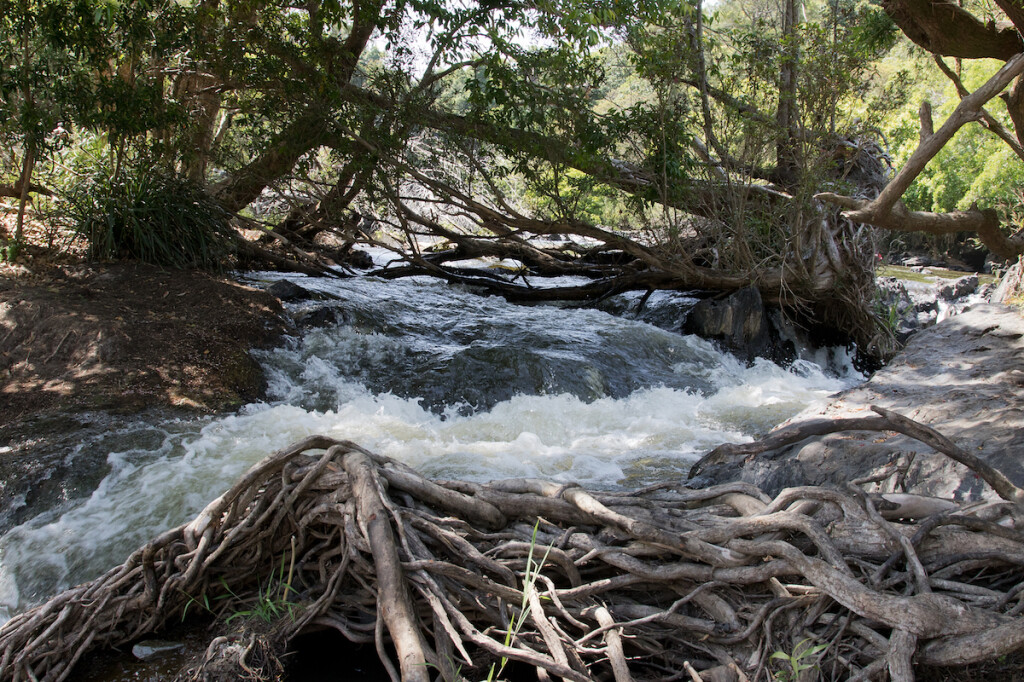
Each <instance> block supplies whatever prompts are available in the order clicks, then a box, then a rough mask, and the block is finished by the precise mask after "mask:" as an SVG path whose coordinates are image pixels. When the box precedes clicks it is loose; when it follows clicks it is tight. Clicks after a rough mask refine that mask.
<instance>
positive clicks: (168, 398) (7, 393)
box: [0, 259, 285, 532]
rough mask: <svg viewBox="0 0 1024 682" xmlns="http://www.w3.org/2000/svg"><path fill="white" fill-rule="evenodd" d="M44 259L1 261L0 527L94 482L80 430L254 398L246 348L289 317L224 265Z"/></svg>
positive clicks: (94, 431)
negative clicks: (211, 269) (202, 267)
mask: <svg viewBox="0 0 1024 682" xmlns="http://www.w3.org/2000/svg"><path fill="white" fill-rule="evenodd" d="M40 260H42V262H40ZM40 260H35V261H29V264H28V266H13V267H12V266H0V532H3V531H5V530H7V529H8V528H10V527H12V526H14V525H17V524H18V523H20V522H22V521H24V520H26V519H27V518H31V517H32V516H33V515H35V514H37V513H39V512H40V511H43V510H46V509H51V508H54V507H55V506H56V505H58V504H60V503H61V502H63V501H66V500H68V499H72V498H74V497H77V496H81V495H88V494H89V493H90V492H91V491H92V490H94V489H95V487H96V485H98V483H99V481H100V480H101V479H102V477H103V476H104V475H105V473H106V472H107V470H108V468H109V466H108V465H107V462H106V452H102V451H98V450H97V451H93V450H95V448H94V449H93V450H87V451H83V450H82V443H83V442H86V441H87V440H89V439H95V438H97V437H102V436H104V435H105V434H110V433H114V432H116V431H117V430H118V429H119V428H121V427H123V426H125V425H126V424H128V423H130V422H132V421H133V420H144V421H147V422H158V421H162V420H166V419H168V418H177V417H192V416H195V415H200V414H204V413H213V412H217V411H222V410H226V409H233V408H236V407H238V406H240V405H242V404H244V403H247V402H251V401H253V400H256V399H257V398H259V396H260V394H261V392H262V390H263V384H264V381H263V375H262V372H261V370H260V367H259V365H258V364H257V363H256V362H255V361H254V360H253V359H252V358H251V357H250V355H249V353H248V351H249V349H250V348H253V347H258V346H265V345H268V344H271V343H273V342H274V341H275V340H276V339H278V338H279V336H280V334H281V333H282V331H283V330H284V328H285V327H284V322H283V319H282V317H281V314H282V309H281V304H280V302H279V301H278V300H277V299H276V298H274V297H272V296H270V295H269V294H267V293H265V292H262V291H258V290H256V289H252V288H249V287H245V286H242V285H240V284H237V283H235V282H232V281H230V280H229V279H228V278H226V277H218V276H213V275H210V274H206V273H201V272H185V271H180V270H166V269H161V268H157V267H153V266H147V265H139V264H131V263H120V264H112V265H96V266H93V265H85V264H81V263H65V264H54V263H53V262H52V261H50V260H46V259H40Z"/></svg>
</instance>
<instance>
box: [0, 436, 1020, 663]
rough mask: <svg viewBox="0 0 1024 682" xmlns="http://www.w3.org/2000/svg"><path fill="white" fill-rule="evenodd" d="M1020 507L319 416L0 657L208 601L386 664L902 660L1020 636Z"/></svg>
mask: <svg viewBox="0 0 1024 682" xmlns="http://www.w3.org/2000/svg"><path fill="white" fill-rule="evenodd" d="M1019 513H1020V510H1019V508H1018V506H1017V503H1016V502H1014V501H1005V502H997V503H991V504H987V505H982V506H974V507H971V508H961V507H959V506H957V505H955V504H953V503H950V502H948V501H942V500H930V499H924V498H918V497H914V496H910V495H905V494H890V495H877V494H876V495H868V494H866V493H864V492H863V491H862V489H861V488H859V487H856V486H854V485H851V486H849V488H848V489H846V490H829V489H822V488H797V489H789V490H786V491H783V492H782V493H781V494H780V495H779V496H778V497H776V498H775V499H774V500H771V499H768V498H767V497H765V496H764V495H763V494H762V493H761V492H760V491H759V490H758V489H756V488H754V487H752V486H750V485H747V484H743V483H734V484H729V485H723V486H717V487H713V488H708V489H689V488H687V487H685V486H684V485H683V484H681V483H678V482H669V483H665V484H662V485H657V486H652V487H649V488H646V489H643V490H634V491H622V492H594V491H587V490H584V489H582V488H580V487H578V486H574V485H560V484H557V483H552V482H548V481H541V480H528V479H517V480H507V481H499V482H493V483H490V484H486V485H484V484H477V483H467V482H459V481H433V480H429V479H426V478H424V477H422V476H420V475H419V474H417V473H416V472H415V471H413V470H411V469H410V468H408V467H407V466H405V465H403V464H401V463H398V462H395V461H392V460H390V459H388V458H385V457H380V456H378V455H375V454H373V453H371V452H368V451H366V450H364V449H363V448H360V447H359V446H357V445H355V444H353V443H349V442H339V441H335V440H332V439H329V438H325V437H311V438H307V439H306V440H303V441H302V442H300V443H297V444H295V445H294V446H292V447H289V448H287V449H285V450H283V451H280V452H277V453H275V454H273V455H271V456H269V457H267V458H266V459H264V460H263V461H262V462H260V463H259V464H258V465H256V466H255V467H253V468H252V469H251V470H250V471H249V472H248V473H247V474H245V476H244V477H242V478H241V480H239V481H238V482H237V483H236V484H235V485H234V486H233V487H232V488H231V489H230V490H228V491H227V492H226V493H224V494H223V495H222V496H221V497H219V498H218V499H216V500H214V501H213V502H212V503H210V504H209V505H208V506H207V507H206V509H204V510H203V511H202V513H200V514H199V516H198V517H196V518H195V519H194V520H193V521H192V522H190V523H188V524H186V525H183V526H181V527H179V528H175V529H173V530H169V531H167V532H166V533H164V534H163V535H161V536H160V537H158V538H156V539H154V540H153V541H152V542H151V543H149V544H148V545H146V546H145V547H142V548H140V549H139V550H137V551H136V552H135V553H133V554H132V555H131V556H130V557H129V558H128V560H127V561H125V563H124V564H122V565H121V566H118V567H116V568H114V569H112V570H111V571H109V572H108V573H106V574H105V575H103V576H101V577H99V578H97V579H96V580H94V581H92V582H90V583H87V584H84V585H80V586H78V587H76V588H74V589H71V590H69V591H67V592H65V593H63V594H61V595H58V596H57V597H55V598H53V599H51V600H50V601H49V602H47V603H46V604H43V605H41V606H39V607H37V608H35V609H33V610H31V611H28V612H25V613H22V614H20V615H18V616H16V617H15V618H13V619H12V620H11V621H10V622H8V623H7V624H6V625H5V626H4V627H3V629H2V630H0V678H2V679H5V680H8V679H13V680H61V679H65V678H66V677H67V676H68V675H69V674H70V673H71V671H72V669H73V668H74V665H75V663H76V662H77V661H78V660H79V658H80V657H81V656H82V654H83V653H85V652H87V651H89V650H90V649H93V648H97V647H111V646H118V645H121V644H125V643H129V642H131V641H133V640H135V639H137V638H139V637H141V636H143V635H146V634H148V633H152V632H154V631H157V630H159V629H160V628H161V627H162V626H164V625H165V624H167V623H170V622H175V621H177V620H179V619H181V618H182V617H183V615H184V616H191V615H192V614H193V613H195V612H196V611H198V610H200V609H202V608H209V609H213V610H215V611H218V612H220V613H221V615H224V616H226V615H227V614H230V613H235V614H238V613H240V612H243V613H252V612H255V611H256V610H258V609H263V613H264V615H265V614H266V613H270V614H271V615H275V616H276V619H275V623H274V625H273V627H272V628H271V636H272V638H273V639H274V640H275V642H274V646H280V644H281V643H284V642H287V641H289V640H291V639H292V638H294V637H295V636H296V635H298V634H300V633H302V632H307V631H311V630H314V629H318V628H333V629H335V630H337V631H338V632H340V633H341V634H342V635H344V637H346V638H347V639H349V640H350V641H352V642H356V643H368V644H374V645H376V647H377V650H378V652H379V654H380V656H381V658H382V660H383V661H384V662H385V665H386V666H387V667H388V669H389V670H390V674H391V676H392V678H393V679H395V680H398V679H402V680H411V681H420V680H423V681H426V680H431V679H437V678H443V679H445V680H456V679H461V678H466V679H483V678H486V677H487V676H488V674H489V672H490V671H491V670H492V667H493V670H494V672H495V673H498V675H499V676H500V671H501V669H502V666H503V665H504V663H505V662H507V661H515V662H517V665H519V666H524V665H525V666H527V667H530V668H533V669H536V671H537V673H538V675H539V676H540V678H541V679H550V678H554V677H559V678H562V679H564V680H574V681H580V682H583V681H586V680H593V679H609V680H611V679H614V680H616V681H617V682H626V681H628V680H641V679H658V680H671V679H683V680H700V679H704V680H746V679H750V680H768V679H770V678H771V675H772V672H773V670H778V669H779V668H780V667H783V666H784V667H785V668H786V669H788V670H791V669H792V667H793V665H794V664H795V665H796V666H797V667H800V666H802V667H804V668H807V669H810V670H815V671H816V672H817V673H818V674H819V675H820V676H821V677H824V678H827V679H850V678H854V679H883V678H885V677H887V676H888V677H891V678H892V679H896V680H907V679H912V678H913V676H914V670H915V666H920V665H929V666H957V665H965V664H969V663H972V662H979V661H984V660H992V659H996V658H997V657H1000V656H1002V655H1004V654H1007V653H1009V652H1011V651H1014V650H1015V649H1018V648H1019V647H1021V645H1022V644H1024V618H1022V617H1021V615H1020V614H1021V612H1022V611H1024V600H1022V594H1024V571H1022V568H1021V567H1022V565H1024V537H1022V535H1021V534H1020V532H1019V531H1018V530H1017V524H1018V522H1019ZM213 645H216V646H213ZM213 645H211V649H210V651H211V655H210V661H220V663H218V665H220V664H222V663H223V661H224V660H225V659H229V660H230V659H232V656H225V655H223V652H220V653H221V655H217V651H216V649H217V647H221V648H225V647H226V648H227V649H230V652H233V653H234V654H235V655H234V660H236V661H238V662H240V663H241V665H242V669H243V670H245V669H249V668H251V665H250V661H251V660H252V655H253V652H254V651H255V647H257V646H264V644H258V643H257V642H256V641H255V640H253V641H251V642H250V641H248V640H245V639H244V638H241V639H238V640H236V641H227V640H225V641H223V642H219V641H216V640H215V641H214V643H213ZM232 647H234V648H233V649H232ZM230 652H229V653H230ZM211 665H212V664H211ZM216 672H217V671H216V670H214V669H212V668H211V669H204V666H203V665H202V664H201V665H200V666H199V669H193V670H191V671H188V672H187V673H183V677H185V676H188V677H190V678H191V679H216V675H215V674H216ZM269 674H270V675H273V674H275V672H274V671H273V670H270V671H269Z"/></svg>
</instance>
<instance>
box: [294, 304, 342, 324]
mask: <svg viewBox="0 0 1024 682" xmlns="http://www.w3.org/2000/svg"><path fill="white" fill-rule="evenodd" d="M347 321H348V320H347V319H346V317H345V313H344V312H343V311H341V310H338V309H337V308H332V307H330V306H320V307H317V308H313V309H312V310H303V311H301V312H299V313H296V315H295V326H297V327H301V328H305V329H308V328H320V327H330V326H331V325H335V324H343V323H345V322H347Z"/></svg>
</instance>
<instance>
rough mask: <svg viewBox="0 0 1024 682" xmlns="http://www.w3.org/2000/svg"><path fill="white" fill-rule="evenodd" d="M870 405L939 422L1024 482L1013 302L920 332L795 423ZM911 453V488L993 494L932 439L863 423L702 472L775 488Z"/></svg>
mask: <svg viewBox="0 0 1024 682" xmlns="http://www.w3.org/2000/svg"><path fill="white" fill-rule="evenodd" d="M871 405H879V406H881V407H885V408H888V409H890V410H893V411H895V412H898V413H900V414H902V415H904V416H907V417H910V418H911V419H914V420H916V421H919V422H921V423H924V424H926V425H928V426H931V427H933V428H935V429H937V430H938V431H939V432H941V433H943V434H944V435H946V436H947V437H949V438H950V439H952V440H953V442H955V443H956V444H958V445H959V446H960V447H962V448H964V449H966V450H968V451H970V452H973V453H974V454H976V455H978V456H980V457H982V458H983V459H984V460H986V461H987V462H988V463H989V464H992V465H993V466H995V467H997V468H998V469H1000V470H1001V471H1002V472H1003V473H1004V474H1005V475H1007V476H1008V477H1009V478H1010V479H1011V480H1012V481H1014V482H1015V483H1016V484H1017V485H1021V486H1024V319H1022V317H1021V314H1020V313H1019V312H1018V311H1017V310H1016V309H1015V308H1011V307H1008V306H1004V305H996V304H989V303H983V304H978V305H975V306H974V307H972V308H970V309H969V310H967V311H966V312H963V313H961V314H960V315H957V316H955V317H952V318H950V319H947V320H945V321H944V322H942V323H941V324H939V325H937V326H935V327H932V328H930V329H927V330H925V331H922V332H919V333H918V334H916V335H915V336H913V337H912V338H911V340H910V342H909V344H908V345H907V347H906V349H905V350H904V351H903V352H902V353H901V354H900V355H899V356H897V357H896V359H894V360H893V361H892V362H891V363H890V364H889V365H888V366H886V367H885V368H883V369H882V370H880V371H879V372H877V373H876V374H875V375H874V376H873V377H872V378H871V379H870V381H868V382H866V383H864V384H862V385H860V386H857V387H855V388H852V389H849V390H847V391H844V392H841V393H838V394H836V395H835V396H834V397H833V399H832V400H831V401H830V403H829V404H828V405H827V406H826V407H825V408H817V409H811V410H807V411H804V412H802V413H800V414H799V415H797V416H795V417H794V418H793V419H791V420H790V421H789V422H787V423H796V422H801V421H808V420H815V419H821V418H838V417H860V416H873V415H874V413H873V412H871V410H870V406H871ZM909 455H912V456H913V460H912V462H911V463H910V466H909V467H908V468H907V472H906V478H905V482H904V486H905V489H906V491H907V492H915V493H920V494H925V495H936V496H941V497H946V498H954V499H957V500H975V499H982V498H988V499H991V498H994V497H995V495H994V493H993V492H992V490H991V489H989V488H988V486H987V485H986V484H985V483H984V482H983V481H982V480H981V479H980V478H978V477H977V476H976V475H975V474H974V473H973V472H971V471H969V470H968V469H967V468H966V467H964V466H962V465H960V464H957V463H955V462H953V461H952V460H950V459H949V458H948V457H946V456H944V455H941V454H938V453H936V452H934V451H933V450H932V449H931V448H929V447H928V446H926V445H924V444H922V443H919V442H917V441H915V440H913V439H910V438H908V437H906V436H903V435H900V434H892V433H889V434H886V433H878V432H865V431H853V432H845V433H837V434H832V435H829V436H822V437H813V438H809V439H807V440H804V441H802V442H801V443H798V444H796V445H793V446H789V447H786V448H781V449H779V450H776V451H773V452H768V453H765V454H763V455H760V456H757V457H754V458H752V459H751V461H748V462H745V463H742V462H741V463H732V464H721V465H715V466H711V467H709V468H708V469H707V470H705V471H703V472H702V474H701V475H700V477H699V478H698V479H696V480H695V482H698V483H700V484H710V483H716V482H723V481H727V480H734V479H736V478H739V479H742V480H745V481H750V482H752V483H755V484H757V485H759V486H761V487H762V488H764V489H765V491H766V492H767V493H768V494H770V495H771V494H775V493H777V492H778V491H779V490H781V489H782V488H786V487H790V486H796V485H834V486H843V485H844V484H845V483H846V482H848V481H851V480H853V479H856V478H861V477H865V476H868V475H870V474H871V473H872V472H876V471H881V470H882V469H883V468H884V467H886V465H887V464H889V463H890V462H892V461H895V460H896V459H897V458H900V457H903V458H904V459H903V460H902V461H904V462H905V461H906V458H907V456H909ZM888 485H889V487H890V488H891V487H892V483H891V482H890V483H889V484H888ZM885 491H886V492H888V490H885Z"/></svg>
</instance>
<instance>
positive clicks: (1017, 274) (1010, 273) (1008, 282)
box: [989, 260, 1024, 303]
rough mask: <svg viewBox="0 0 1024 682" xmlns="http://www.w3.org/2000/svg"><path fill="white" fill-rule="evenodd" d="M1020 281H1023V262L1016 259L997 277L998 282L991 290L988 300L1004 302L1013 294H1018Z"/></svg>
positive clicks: (1020, 287) (1020, 286)
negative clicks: (992, 290) (993, 289)
mask: <svg viewBox="0 0 1024 682" xmlns="http://www.w3.org/2000/svg"><path fill="white" fill-rule="evenodd" d="M1022 281H1024V263H1022V262H1021V261H1020V260H1018V261H1017V262H1016V263H1014V264H1013V265H1011V266H1010V269H1009V270H1007V271H1006V272H1004V273H1003V276H1002V277H1000V278H999V284H998V285H996V290H995V291H994V292H992V297H991V298H990V299H989V300H991V301H992V303H1006V302H1007V301H1008V300H1010V299H1011V298H1013V297H1014V296H1019V295H1020V293H1021V289H1022V284H1021V283H1022Z"/></svg>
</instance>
